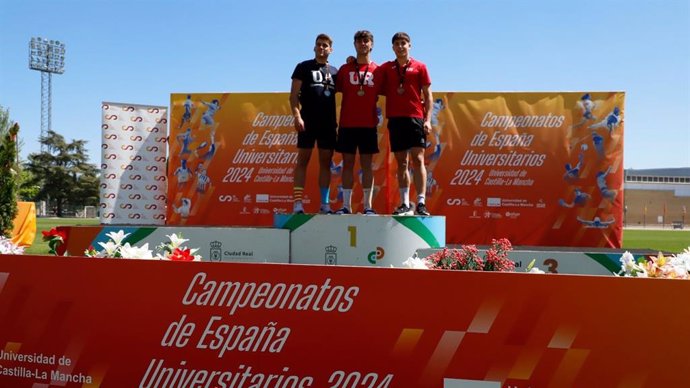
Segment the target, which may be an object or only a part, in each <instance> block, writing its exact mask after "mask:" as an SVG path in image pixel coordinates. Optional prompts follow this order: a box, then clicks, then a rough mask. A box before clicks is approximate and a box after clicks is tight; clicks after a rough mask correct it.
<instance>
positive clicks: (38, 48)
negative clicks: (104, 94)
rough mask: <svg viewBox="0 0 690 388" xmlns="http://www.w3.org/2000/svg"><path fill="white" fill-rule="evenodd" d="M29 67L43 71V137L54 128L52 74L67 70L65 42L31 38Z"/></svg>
mask: <svg viewBox="0 0 690 388" xmlns="http://www.w3.org/2000/svg"><path fill="white" fill-rule="evenodd" d="M29 69H31V70H38V71H40V72H41V137H44V136H46V134H47V133H48V131H50V130H52V129H53V126H52V123H51V116H52V106H53V101H52V94H53V93H52V81H51V77H52V74H53V73H55V74H62V73H64V72H65V44H64V43H62V42H60V41H59V40H48V39H43V38H31V42H30V43H29ZM41 152H43V143H41Z"/></svg>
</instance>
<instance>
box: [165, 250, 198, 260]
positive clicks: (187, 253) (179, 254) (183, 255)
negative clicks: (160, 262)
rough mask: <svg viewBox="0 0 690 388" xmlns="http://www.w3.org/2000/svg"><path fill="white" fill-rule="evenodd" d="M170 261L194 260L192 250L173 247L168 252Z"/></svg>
mask: <svg viewBox="0 0 690 388" xmlns="http://www.w3.org/2000/svg"><path fill="white" fill-rule="evenodd" d="M170 260H171V261H194V255H192V250H191V249H189V248H187V249H180V248H175V250H174V251H172V253H171V254H170Z"/></svg>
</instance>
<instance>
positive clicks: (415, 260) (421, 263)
mask: <svg viewBox="0 0 690 388" xmlns="http://www.w3.org/2000/svg"><path fill="white" fill-rule="evenodd" d="M402 265H404V266H405V268H412V269H429V267H427V265H426V260H424V259H420V258H419V257H416V256H414V257H410V258H409V259H407V260H405V261H403V262H402Z"/></svg>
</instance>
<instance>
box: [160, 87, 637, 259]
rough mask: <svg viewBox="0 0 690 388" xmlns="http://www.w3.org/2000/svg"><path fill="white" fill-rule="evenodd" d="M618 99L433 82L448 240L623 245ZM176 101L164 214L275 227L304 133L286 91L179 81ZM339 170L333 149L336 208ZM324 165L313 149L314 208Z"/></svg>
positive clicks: (391, 189) (436, 199) (383, 161)
mask: <svg viewBox="0 0 690 388" xmlns="http://www.w3.org/2000/svg"><path fill="white" fill-rule="evenodd" d="M624 99H625V94H624V93H622V92H596V93H585V92H550V93H547V92H540V93H520V92H515V93H453V92H437V93H434V103H433V114H432V120H431V121H432V126H433V131H432V133H431V134H429V136H428V139H427V151H426V154H425V156H426V167H427V173H428V174H427V192H426V199H427V200H426V202H427V205H428V208H429V209H430V210H431V212H432V214H435V215H445V216H446V217H447V227H448V230H447V234H446V235H447V237H446V240H447V241H448V242H449V243H454V244H489V243H490V242H491V240H492V239H495V238H508V239H510V241H511V242H512V243H513V244H515V245H527V246H529V245H534V246H582V247H609V248H620V247H621V244H622V230H623V223H622V220H623V191H622V187H623V132H624V131H623V107H624ZM379 105H382V102H381V101H379ZM171 106H172V108H171V136H170V160H169V166H168V181H169V182H170V184H169V186H168V187H169V191H168V194H169V195H168V198H169V201H170V202H169V204H168V208H167V209H168V212H167V224H168V225H235V226H270V225H272V223H271V221H272V214H274V213H290V212H291V211H292V178H293V169H294V165H295V160H296V155H297V151H296V142H297V136H296V132H295V130H294V127H293V119H292V116H291V114H290V108H289V103H288V95H287V93H230V94H227V93H226V94H189V95H187V94H173V95H172V96H171ZM384 117H385V111H381V114H380V120H379V148H380V150H381V152H380V153H379V154H377V155H376V156H375V158H374V171H375V186H374V207H375V208H376V209H377V210H378V212H379V213H381V214H390V212H391V211H392V209H393V208H394V207H396V206H397V205H398V204H399V203H400V201H399V197H398V190H397V188H398V184H397V179H396V177H395V171H396V165H395V161H394V158H393V156H392V155H391V154H390V153H389V152H388V133H387V132H388V131H387V130H386V125H387V123H386V120H385V119H384ZM355 169H356V171H355V172H358V171H359V167H358V166H355ZM341 171H342V164H341V158H340V155H339V154H337V153H336V156H335V158H334V161H333V163H332V165H331V177H332V179H331V202H332V208H339V207H340V201H341V195H340V194H341V189H342V185H341ZM317 174H318V161H317V160H316V157H315V156H313V155H312V161H311V163H310V165H309V171H308V178H307V187H306V188H305V190H306V191H305V204H306V206H307V212H316V211H317V210H318V203H319V192H318V188H317V187H316V186H317V185H316V177H317ZM355 176H359V174H356V175H355ZM358 182H359V179H355V187H354V191H353V193H354V197H353V204H354V206H355V211H361V204H360V202H361V201H360V200H361V186H359V183H358ZM412 187H414V185H412ZM411 194H412V198H415V195H416V193H414V189H413V190H412V193H411Z"/></svg>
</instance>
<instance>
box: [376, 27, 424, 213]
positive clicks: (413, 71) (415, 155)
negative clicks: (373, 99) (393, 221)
mask: <svg viewBox="0 0 690 388" xmlns="http://www.w3.org/2000/svg"><path fill="white" fill-rule="evenodd" d="M392 42H393V52H394V53H395V60H394V61H389V62H386V63H384V64H383V65H381V66H379V68H378V69H377V71H376V74H375V76H374V77H375V78H376V79H377V81H378V82H380V83H381V85H382V89H381V94H383V95H385V96H386V117H387V118H388V132H389V138H390V145H391V151H392V152H393V153H394V155H395V160H396V162H397V164H398V166H397V176H398V188H399V190H400V199H401V204H400V206H398V208H397V209H395V211H393V214H394V215H413V214H415V212H416V213H417V214H418V215H422V216H428V215H429V211H428V210H427V208H426V204H425V199H426V167H425V165H424V148H425V147H426V136H427V135H428V134H429V133H431V129H432V128H431V113H432V109H431V104H432V101H433V98H432V95H431V78H430V77H429V72H428V71H427V68H426V65H425V64H423V63H422V62H420V61H418V60H416V59H414V58H412V57H410V47H411V44H410V36H409V35H408V34H406V33H404V32H398V33H396V34H395V35H393V39H392ZM410 160H411V162H412V168H413V175H414V186H415V190H416V191H417V207H416V209H415V208H413V207H412V205H411V204H410V174H409V172H408V166H409V162H410Z"/></svg>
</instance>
